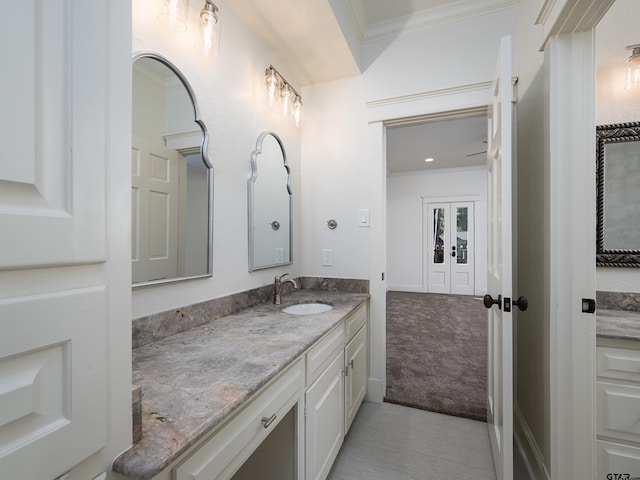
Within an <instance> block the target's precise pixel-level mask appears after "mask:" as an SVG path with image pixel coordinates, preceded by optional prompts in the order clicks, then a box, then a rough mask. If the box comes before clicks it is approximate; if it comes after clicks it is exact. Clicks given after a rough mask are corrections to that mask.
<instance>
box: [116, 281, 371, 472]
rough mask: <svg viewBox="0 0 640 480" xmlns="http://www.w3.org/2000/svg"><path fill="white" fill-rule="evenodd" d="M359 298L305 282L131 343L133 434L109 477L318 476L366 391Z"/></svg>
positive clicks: (364, 313) (363, 302) (362, 301)
mask: <svg viewBox="0 0 640 480" xmlns="http://www.w3.org/2000/svg"><path fill="white" fill-rule="evenodd" d="M368 297H369V296H368V294H364V293H344V292H335V291H321V290H305V289H302V290H299V291H297V292H294V293H292V294H289V295H286V296H285V297H283V301H282V305H273V304H272V303H262V304H259V305H256V306H253V307H250V308H247V309H245V310H242V311H240V312H237V313H234V314H231V315H227V316H224V317H222V318H218V319H216V320H213V321H210V322H208V323H205V324H203V325H200V326H197V327H194V328H190V329H188V330H186V331H183V332H179V333H175V334H172V335H170V336H168V337H166V338H161V339H157V340H154V341H152V342H150V343H147V344H145V345H142V346H139V347H138V348H135V349H134V351H133V362H134V365H133V382H134V384H135V385H136V386H139V387H140V388H141V396H142V401H141V405H142V415H141V416H142V436H141V438H139V439H138V441H137V442H135V443H134V445H133V446H132V447H131V448H130V449H129V450H127V451H126V452H124V453H123V454H122V455H120V456H119V457H118V458H117V459H116V460H115V462H114V464H113V470H114V472H116V473H117V474H116V475H115V478H135V479H151V478H153V479H155V480H169V479H172V480H186V479H191V480H204V479H206V480H212V479H228V478H233V477H234V474H236V475H239V476H238V477H237V478H238V480H239V479H241V478H250V477H251V475H250V474H249V475H248V476H247V474H243V470H245V469H247V468H248V469H254V470H259V471H260V478H262V479H269V478H273V479H276V478H278V479H286V478H292V479H295V478H297V479H309V480H310V479H323V478H325V477H326V475H327V474H328V472H329V470H330V468H331V465H332V464H333V461H334V460H335V457H336V455H337V454H338V451H339V450H340V447H341V445H342V442H343V439H344V436H345V435H346V432H347V430H348V429H349V426H350V425H351V422H352V421H353V418H354V416H355V414H356V412H357V410H358V408H359V406H360V404H361V402H362V401H363V399H364V397H365V394H366V381H367V371H368V369H367V353H366V352H367V338H368V335H367V323H368ZM314 302H315V303H324V304H328V305H331V306H332V309H331V310H329V311H326V312H323V313H318V314H314V313H311V314H306V315H293V314H289V313H285V312H283V311H282V310H283V308H285V307H287V306H290V305H292V304H306V303H314ZM276 430H277V431H276ZM272 432H273V435H274V437H273V438H272ZM272 440H273V441H272ZM258 449H266V450H267V452H271V453H268V454H267V455H264V454H263V455H262V456H261V457H257V456H256V455H257V453H258V452H257V450H258ZM254 452H256V454H254ZM273 452H280V453H273ZM272 453H273V454H272ZM274 455H275V456H274ZM265 458H266V459H267V460H264V459H265ZM265 462H266V463H267V464H265ZM243 465H245V466H243ZM241 467H242V469H241ZM239 469H240V471H239V472H238V470H239ZM249 471H250V470H249ZM236 472H238V473H236Z"/></svg>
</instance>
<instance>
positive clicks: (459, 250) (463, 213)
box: [455, 207, 469, 264]
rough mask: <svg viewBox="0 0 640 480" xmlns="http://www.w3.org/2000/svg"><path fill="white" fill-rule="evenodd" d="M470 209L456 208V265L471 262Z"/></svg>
mask: <svg viewBox="0 0 640 480" xmlns="http://www.w3.org/2000/svg"><path fill="white" fill-rule="evenodd" d="M468 218H469V209H468V208H467V207H457V208H456V246H455V249H456V251H455V254H456V263H459V264H467V263H468V262H469V254H468V246H469V221H468Z"/></svg>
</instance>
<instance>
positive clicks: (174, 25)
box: [158, 0, 189, 32]
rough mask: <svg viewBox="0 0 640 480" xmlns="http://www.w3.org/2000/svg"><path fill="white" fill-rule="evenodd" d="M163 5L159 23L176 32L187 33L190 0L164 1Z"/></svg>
mask: <svg viewBox="0 0 640 480" xmlns="http://www.w3.org/2000/svg"><path fill="white" fill-rule="evenodd" d="M162 3H163V7H162V10H161V11H160V13H159V14H158V21H159V22H160V23H161V24H162V25H164V26H165V27H167V28H168V29H170V30H173V31H174V32H186V31H187V12H188V11H189V0H163V2H162Z"/></svg>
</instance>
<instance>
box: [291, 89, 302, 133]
mask: <svg viewBox="0 0 640 480" xmlns="http://www.w3.org/2000/svg"><path fill="white" fill-rule="evenodd" d="M301 115H302V99H301V98H300V97H299V96H296V99H295V101H294V102H293V121H294V123H295V124H296V127H299V126H300V116H301Z"/></svg>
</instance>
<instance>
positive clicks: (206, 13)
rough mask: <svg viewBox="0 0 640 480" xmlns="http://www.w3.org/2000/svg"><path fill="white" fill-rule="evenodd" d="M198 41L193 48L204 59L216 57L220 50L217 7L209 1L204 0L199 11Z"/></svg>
mask: <svg viewBox="0 0 640 480" xmlns="http://www.w3.org/2000/svg"><path fill="white" fill-rule="evenodd" d="M198 30H199V36H200V41H199V42H198V43H196V45H195V48H196V50H199V51H201V52H202V53H203V55H204V56H205V57H209V56H217V55H218V51H219V49H220V18H219V17H218V7H216V5H215V4H214V3H213V2H212V1H211V0H205V2H204V7H203V8H202V10H200V22H198Z"/></svg>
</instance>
